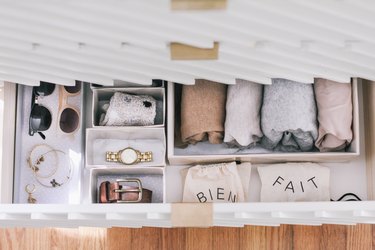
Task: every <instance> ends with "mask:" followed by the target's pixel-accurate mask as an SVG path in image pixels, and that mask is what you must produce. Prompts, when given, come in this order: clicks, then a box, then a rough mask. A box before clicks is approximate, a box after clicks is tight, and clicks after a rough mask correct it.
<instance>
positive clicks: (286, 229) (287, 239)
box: [271, 225, 293, 250]
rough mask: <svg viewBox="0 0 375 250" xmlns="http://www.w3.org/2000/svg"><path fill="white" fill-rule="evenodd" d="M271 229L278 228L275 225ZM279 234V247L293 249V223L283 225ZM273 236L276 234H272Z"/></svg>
mask: <svg viewBox="0 0 375 250" xmlns="http://www.w3.org/2000/svg"><path fill="white" fill-rule="evenodd" d="M271 229H273V230H275V229H276V228H275V227H273V228H271ZM278 236H279V238H278V241H277V244H278V248H277V249H280V250H284V249H293V226H292V225H281V226H280V227H279V230H278ZM271 237H274V236H273V235H272V234H271ZM272 242H275V240H273V241H272ZM271 247H273V246H271ZM272 249H275V248H272Z"/></svg>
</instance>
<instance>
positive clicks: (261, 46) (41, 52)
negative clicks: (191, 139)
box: [0, 0, 375, 85]
mask: <svg viewBox="0 0 375 250" xmlns="http://www.w3.org/2000/svg"><path fill="white" fill-rule="evenodd" d="M171 42H180V43H184V44H187V45H191V46H196V47H200V48H211V47H212V46H213V43H214V42H219V43H220V47H219V59H218V60H214V61H213V60H210V61H209V60H207V61H205V60H192V61H172V60H170V54H169V47H168V46H169V44H170V43H171ZM373 65H375V3H374V2H372V1H368V0H341V1H337V0H317V1H309V0H287V1H277V0H250V1H249V0H228V7H227V9H225V10H212V11H172V10H171V9H170V2H169V0H126V1H120V0H111V1H105V2H104V1H98V0H94V1H89V2H81V1H44V0H40V1H14V2H10V1H9V2H2V3H0V80H5V81H13V82H19V83H24V84H30V85H35V84H38V82H39V81H50V82H55V83H59V84H66V85H70V84H74V81H75V80H81V81H86V82H93V83H98V84H103V85H111V84H112V83H113V81H114V80H124V81H128V82H135V83H139V84H145V85H148V84H151V82H152V79H164V80H168V81H172V82H178V83H184V84H193V83H194V81H195V79H199V78H204V79H208V80H212V81H218V82H222V83H227V84H234V83H235V82H236V79H245V80H249V81H255V82H259V83H263V84H269V83H270V82H271V79H272V78H275V77H282V78H288V79H291V80H295V81H300V82H312V81H313V79H314V78H315V77H323V78H327V79H332V80H335V81H339V82H347V81H349V80H350V77H362V78H366V79H370V80H375V67H374V66H373Z"/></svg>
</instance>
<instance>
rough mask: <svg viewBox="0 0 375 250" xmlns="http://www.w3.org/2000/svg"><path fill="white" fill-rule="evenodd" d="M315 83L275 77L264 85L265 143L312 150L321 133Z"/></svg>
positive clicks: (271, 146)
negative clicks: (319, 132) (318, 123)
mask: <svg viewBox="0 0 375 250" xmlns="http://www.w3.org/2000/svg"><path fill="white" fill-rule="evenodd" d="M316 116H317V112H316V104H315V96H314V89H313V85H312V84H304V83H299V82H294V81H290V80H286V79H273V80H272V85H267V86H265V87H264V93H263V106H262V110H261V126H262V131H263V134H264V136H263V138H262V142H261V143H262V145H263V146H264V147H265V148H267V149H275V150H279V151H287V152H295V151H311V150H313V148H314V142H315V141H316V139H317V137H318V129H317V117H316Z"/></svg>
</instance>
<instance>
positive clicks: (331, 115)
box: [314, 78, 353, 152]
mask: <svg viewBox="0 0 375 250" xmlns="http://www.w3.org/2000/svg"><path fill="white" fill-rule="evenodd" d="M314 88H315V98H316V103H317V106H318V122H319V134H318V139H317V140H316V142H315V146H316V147H317V148H318V149H319V150H320V151H321V152H327V151H340V150H343V149H345V148H346V147H347V146H348V145H349V144H350V142H351V141H352V139H353V132H352V121H353V113H352V112H353V104H352V86H351V84H350V83H338V82H334V81H330V80H326V79H321V78H317V79H316V80H315V84H314Z"/></svg>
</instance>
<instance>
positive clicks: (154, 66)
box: [0, 0, 375, 227]
mask: <svg viewBox="0 0 375 250" xmlns="http://www.w3.org/2000/svg"><path fill="white" fill-rule="evenodd" d="M202 1H204V0H202ZM224 2H227V4H226V9H225V10H217V11H215V10H208V11H192V12H186V11H182V12H177V11H171V10H170V1H169V0H155V1H145V0H142V1H141V0H139V1H122V2H113V1H112V2H111V4H108V3H106V2H99V1H94V2H90V3H81V2H69V3H56V2H48V1H45V2H43V3H42V4H35V3H33V2H24V3H18V2H17V3H16V2H15V3H10V2H9V3H6V4H5V3H4V4H0V13H1V15H0V45H1V46H0V80H1V81H9V82H17V83H22V84H26V85H37V84H39V81H48V82H56V83H59V84H65V85H73V84H74V83H75V80H80V81H85V82H92V83H97V84H103V85H110V86H111V85H113V83H115V84H116V83H117V82H122V81H124V82H132V83H137V84H143V85H150V84H151V83H152V81H153V79H163V80H167V81H170V82H178V83H181V84H193V83H194V81H195V79H207V80H211V81H217V82H223V83H226V84H234V83H235V82H236V79H238V78H240V79H243V80H249V81H254V82H259V83H263V84H269V83H270V82H271V78H287V79H290V80H295V81H300V82H313V81H314V77H322V78H326V79H330V80H334V81H339V82H348V81H350V79H351V78H352V77H354V78H353V79H354V82H355V84H354V85H353V93H354V95H353V103H354V123H353V125H354V127H353V129H354V142H353V144H352V147H351V150H350V151H351V152H348V153H345V154H341V153H340V154H336V153H331V154H330V153H328V154H325V155H321V154H306V155H305V154H299V155H298V156H297V155H293V156H292V155H288V154H283V155H273V156H272V157H270V159H267V157H268V156H254V158H253V157H250V156H247V157H242V158H238V156H228V157H226V158H225V159H223V158H221V159H220V161H221V160H226V161H227V160H236V159H239V160H249V161H251V162H254V165H253V171H252V175H251V180H250V190H249V191H250V197H251V199H250V201H249V202H247V203H236V204H223V203H220V204H218V203H216V204H204V205H196V206H193V207H191V206H190V205H189V204H182V205H180V204H179V202H181V195H182V184H181V178H180V174H179V171H180V170H181V169H182V168H186V167H188V166H187V165H169V164H168V163H167V164H166V166H161V167H156V166H155V167H154V166H153V167H152V168H150V169H148V170H146V169H145V170H141V169H142V167H141V168H138V170H137V171H140V172H137V173H136V174H142V173H147V172H148V171H151V172H153V173H155V174H160V175H162V176H163V184H162V186H163V203H153V204H120V205H119V204H93V203H92V202H93V201H94V199H95V198H94V196H95V192H94V191H93V187H94V186H95V185H96V184H95V183H94V182H92V181H91V182H90V176H91V177H92V176H97V174H98V173H102V172H103V173H104V172H105V173H108V171H109V172H113V173H115V174H118V173H119V172H122V171H123V173H125V172H127V173H131V172H132V171H133V170H135V169H136V168H134V169H132V168H129V169H126V170H122V169H121V168H117V167H115V166H113V167H111V166H103V165H100V164H99V165H97V166H96V167H99V168H93V166H95V165H91V163H90V155H89V154H87V155H86V157H88V159H86V168H84V169H83V170H82V171H83V175H82V176H83V179H82V183H81V184H82V188H81V192H80V193H79V195H80V204H74V205H73V204H71V205H70V204H59V205H57V204H13V203H12V202H13V197H12V196H13V186H14V183H13V182H14V178H13V176H14V162H15V159H14V157H15V155H16V153H15V151H16V150H17V149H15V147H14V146H15V139H14V138H15V127H16V126H15V122H16V120H15V118H16V114H15V112H16V99H17V89H16V85H15V84H13V83H6V84H5V85H4V87H3V88H2V91H3V94H2V95H1V96H2V98H3V110H4V112H3V115H2V116H3V117H2V123H3V131H2V132H3V140H2V150H1V151H2V152H1V153H2V159H1V162H2V164H1V168H0V203H1V204H0V227H15V226H19V227H45V226H48V227H77V226H98V227H112V226H125V227H142V226H155V227H173V226H176V225H180V226H181V225H191V224H188V221H191V220H193V219H194V218H195V219H197V218H198V219H201V221H206V222H207V220H206V219H207V218H199V215H201V214H206V215H209V216H208V217H209V220H208V221H209V222H207V223H206V224H203V225H202V224H199V223H196V224H195V225H198V226H210V225H214V226H243V225H269V226H277V225H280V224H304V225H320V224H331V223H332V224H355V223H374V224H375V137H374V134H375V129H374V127H375V111H374V107H375V106H374V105H375V85H373V84H374V83H369V82H367V81H366V83H365V81H362V80H361V79H360V78H364V79H368V80H375V70H374V68H373V66H372V65H375V45H374V44H375V38H374V36H373V34H374V29H375V25H374V23H375V22H374V20H375V19H374V16H375V15H374V13H375V3H373V2H370V1H363V0H358V1H325V0H319V1H309V0H304V1H289V0H288V1H278V0H267V1H263V0H256V1H246V0H227V1H224ZM82 13H85V15H82ZM77 16H79V18H77ZM2 21H4V22H2ZM129 25H130V26H131V27H130V26H129ZM155 31H157V32H155ZM214 42H217V43H219V50H218V52H219V53H218V59H217V60H210V61H207V60H190V61H175V60H171V50H170V48H171V46H170V45H171V44H172V43H181V44H186V45H191V46H196V47H199V48H203V49H211V48H212V46H213V44H214ZM356 77H360V78H358V79H357V78H356ZM168 85H169V86H168V92H167V93H162V94H161V95H163V96H165V95H168V97H169V99H170V98H172V99H173V85H172V84H171V83H169V84H168ZM94 91H97V93H98V96H99V94H100V91H104V92H105V91H111V90H99V89H97V90H94ZM104 92H103V93H104ZM100 95H102V94H100ZM157 95H159V96H160V94H157ZM163 98H164V97H163ZM92 101H93V100H92V98H89V99H86V100H85V103H86V104H87V106H88V107H90V108H89V111H88V114H87V115H90V116H91V114H92V113H93V112H95V110H94V111H92V109H91V107H92ZM173 108H174V105H173V103H168V107H167V106H166V105H165V103H164V107H163V112H164V116H165V115H167V117H166V118H167V119H165V122H164V125H167V131H166V133H167V134H168V135H169V136H168V138H167V140H166V142H167V148H168V150H167V151H168V156H169V157H170V159H171V160H172V162H173V163H174V164H187V163H189V164H191V163H194V162H201V161H204V160H205V159H204V158H207V157H206V156H199V157H198V156H194V157H191V158H189V157H186V156H176V155H174V153H173V150H174V149H173V139H172V138H173V137H171V136H170V135H171V134H172V135H173V130H174V127H173V126H174V123H173V114H174V112H173ZM93 122H94V123H93ZM87 124H89V125H88V127H90V126H92V125H93V124H95V119H93V120H90V121H88V122H87ZM103 129H104V128H101V127H95V128H90V129H89V130H88V131H87V134H86V135H87V137H86V141H87V142H88V143H90V142H91V141H90V140H91V139H93V138H98V134H96V135H95V133H96V132H98V131H100V130H103ZM113 129H114V130H116V129H120V130H123V131H124V132H125V133H124V135H122V136H126V134H127V133H128V134H129V131H131V129H130V128H113ZM148 129H155V131H159V132H157V133H155V134H159V135H157V137H158V138H159V139H161V140H163V143H164V144H165V138H164V137H163V136H161V132H160V131H162V130H164V128H163V127H162V126H160V127H159V128H148ZM95 131H96V132H95ZM105 133H107V132H105ZM108 133H114V134H116V133H115V132H108ZM112 135H113V134H112ZM163 135H164V133H163ZM171 140H172V141H171ZM90 146H91V145H90ZM88 149H89V147H88ZM321 156H322V157H321ZM289 157H291V158H289ZM216 158H217V157H209V159H208V160H209V161H215V159H216ZM290 159H293V160H295V161H297V160H310V161H317V162H319V163H321V164H322V165H324V166H327V167H329V168H330V170H331V193H332V198H334V199H337V198H338V197H339V196H340V195H341V194H344V193H346V192H353V193H356V194H358V195H359V196H360V197H361V198H362V199H363V200H364V201H355V202H296V203H290V202H289V203H286V202H285V203H261V202H259V190H260V180H259V176H258V174H257V171H256V167H257V166H258V164H264V163H266V162H269V161H271V162H273V161H285V160H290ZM163 164H164V163H163ZM128 171H129V172H128ZM143 171H144V172H143ZM91 180H92V178H91ZM177 212H178V213H177ZM188 212H190V216H188ZM176 214H180V215H181V217H180V218H175V216H174V215H176ZM184 214H185V216H184ZM191 214H194V218H193V217H191ZM176 220H177V222H178V223H176ZM195 222H196V220H195ZM184 223H185V224H184Z"/></svg>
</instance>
